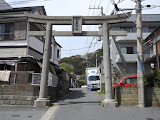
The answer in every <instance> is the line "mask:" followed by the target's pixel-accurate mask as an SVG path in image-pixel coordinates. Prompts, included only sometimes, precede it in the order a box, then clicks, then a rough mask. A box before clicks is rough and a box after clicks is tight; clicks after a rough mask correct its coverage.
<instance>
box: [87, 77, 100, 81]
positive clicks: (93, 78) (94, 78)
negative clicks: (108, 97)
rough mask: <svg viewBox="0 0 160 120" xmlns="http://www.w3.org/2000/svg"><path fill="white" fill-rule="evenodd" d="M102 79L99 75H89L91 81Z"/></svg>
mask: <svg viewBox="0 0 160 120" xmlns="http://www.w3.org/2000/svg"><path fill="white" fill-rule="evenodd" d="M96 80H100V78H99V76H89V81H96Z"/></svg>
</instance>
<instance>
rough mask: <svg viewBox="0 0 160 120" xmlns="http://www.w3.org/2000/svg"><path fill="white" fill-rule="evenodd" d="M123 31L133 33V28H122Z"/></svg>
mask: <svg viewBox="0 0 160 120" xmlns="http://www.w3.org/2000/svg"><path fill="white" fill-rule="evenodd" d="M120 30H121V31H127V32H128V33H133V28H132V27H120Z"/></svg>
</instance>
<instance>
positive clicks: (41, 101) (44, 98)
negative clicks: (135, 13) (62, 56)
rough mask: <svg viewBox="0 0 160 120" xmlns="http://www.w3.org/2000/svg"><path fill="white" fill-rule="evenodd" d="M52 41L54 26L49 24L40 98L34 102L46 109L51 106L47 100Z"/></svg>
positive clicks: (35, 105) (36, 105)
mask: <svg viewBox="0 0 160 120" xmlns="http://www.w3.org/2000/svg"><path fill="white" fill-rule="evenodd" d="M51 39H52V24H51V23H47V28H46V40H45V46H44V55H43V64H42V74H41V83H40V91H39V98H38V99H37V100H35V101H34V107H46V106H48V105H49V100H48V98H47V93H48V91H47V84H48V73H49V59H50V54H49V52H50V48H51Z"/></svg>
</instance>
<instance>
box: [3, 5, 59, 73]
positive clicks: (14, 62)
mask: <svg viewBox="0 0 160 120" xmlns="http://www.w3.org/2000/svg"><path fill="white" fill-rule="evenodd" d="M25 12H29V13H32V14H35V15H46V12H45V9H44V7H43V6H36V7H23V8H11V9H4V10H0V51H1V52H0V70H9V71H25V73H26V71H28V72H29V73H40V72H41V63H42V60H43V51H44V42H45V36H42V37H39V36H29V35H28V32H29V31H42V30H43V31H45V25H44V24H36V23H30V22H28V20H27V17H26V16H25ZM60 53H61V46H60V45H59V44H58V43H57V42H56V41H55V39H54V37H53V38H52V42H51V55H50V56H51V57H50V63H51V65H53V66H58V62H59V61H60ZM31 71H32V72H31ZM52 74H53V72H52Z"/></svg>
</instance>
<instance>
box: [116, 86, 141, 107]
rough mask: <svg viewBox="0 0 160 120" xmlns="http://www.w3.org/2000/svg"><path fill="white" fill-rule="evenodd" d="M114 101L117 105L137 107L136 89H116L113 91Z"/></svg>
mask: <svg viewBox="0 0 160 120" xmlns="http://www.w3.org/2000/svg"><path fill="white" fill-rule="evenodd" d="M115 100H116V101H117V102H118V104H119V105H137V104H138V89H137V87H117V88H116V89H115Z"/></svg>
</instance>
